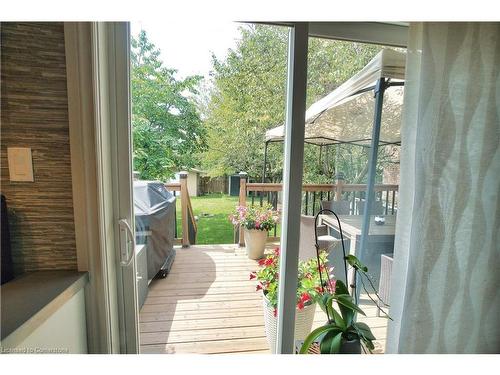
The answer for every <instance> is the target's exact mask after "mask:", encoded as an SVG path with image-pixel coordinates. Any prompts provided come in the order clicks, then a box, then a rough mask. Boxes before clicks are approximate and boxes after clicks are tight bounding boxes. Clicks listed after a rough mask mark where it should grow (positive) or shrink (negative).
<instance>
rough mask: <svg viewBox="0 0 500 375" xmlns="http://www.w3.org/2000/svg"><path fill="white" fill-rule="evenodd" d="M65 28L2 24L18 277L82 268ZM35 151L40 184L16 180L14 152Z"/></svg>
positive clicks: (4, 139)
mask: <svg viewBox="0 0 500 375" xmlns="http://www.w3.org/2000/svg"><path fill="white" fill-rule="evenodd" d="M65 64H66V63H65V50H64V26H63V24H62V23H33V22H29V23H2V24H1V80H2V82H1V110H2V112H1V179H2V180H1V183H2V184H1V190H2V193H3V194H4V195H5V196H6V197H7V202H8V205H9V210H10V215H9V219H10V227H11V241H12V249H13V261H14V268H15V272H16V274H19V273H22V272H26V271H35V270H53V269H61V270H62V269H76V268H77V263H76V245H75V229H74V221H73V200H72V186H71V160H70V148H69V127H68V99H67V91H66V65H65ZM16 146H17V147H31V149H32V156H33V173H34V179H35V181H34V182H31V183H30V182H10V181H9V170H8V164H7V147H16Z"/></svg>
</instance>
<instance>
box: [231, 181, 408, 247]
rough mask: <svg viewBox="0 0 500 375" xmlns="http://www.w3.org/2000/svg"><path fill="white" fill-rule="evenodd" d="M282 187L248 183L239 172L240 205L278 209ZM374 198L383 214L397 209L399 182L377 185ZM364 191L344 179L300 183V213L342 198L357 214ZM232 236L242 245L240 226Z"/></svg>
mask: <svg viewBox="0 0 500 375" xmlns="http://www.w3.org/2000/svg"><path fill="white" fill-rule="evenodd" d="M282 190H283V184H281V183H251V182H247V174H246V173H240V197H239V204H240V205H241V206H247V205H248V204H249V205H252V206H253V205H255V204H259V205H260V206H262V205H263V204H264V203H269V204H271V205H272V206H273V208H274V209H276V210H277V209H278V208H279V201H280V199H279V193H280V192H281V191H282ZM374 190H375V197H376V200H377V201H379V202H380V203H381V205H382V209H383V212H382V213H383V214H385V215H393V214H395V213H396V212H397V201H398V196H397V194H398V190H399V185H394V184H376V185H375V189H374ZM365 194H366V185H365V184H346V183H345V182H344V180H343V179H338V180H336V181H335V183H333V184H304V185H302V202H300V203H301V206H302V213H303V214H304V215H315V214H316V213H317V212H318V211H319V210H320V208H321V201H323V200H328V201H329V200H336V201H340V200H345V201H347V202H349V214H351V215H357V214H360V207H359V202H363V201H364V199H365ZM236 234H237V235H235V242H237V243H239V244H240V246H243V245H244V240H243V229H242V228H240V229H239V231H238V232H237V233H236ZM277 239H278V237H277V228H276V227H275V228H274V229H273V231H272V232H271V233H270V235H269V239H268V240H269V241H275V240H277Z"/></svg>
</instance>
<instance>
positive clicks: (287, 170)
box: [273, 22, 309, 354]
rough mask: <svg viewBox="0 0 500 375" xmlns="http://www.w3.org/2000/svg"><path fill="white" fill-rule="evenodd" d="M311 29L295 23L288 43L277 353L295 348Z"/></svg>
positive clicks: (306, 25)
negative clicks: (309, 32)
mask: <svg viewBox="0 0 500 375" xmlns="http://www.w3.org/2000/svg"><path fill="white" fill-rule="evenodd" d="M308 29H309V25H308V23H307V22H298V23H295V24H294V26H293V27H292V28H291V29H290V33H289V44H288V79H287V98H286V121H285V147H284V148H285V162H284V168H283V215H282V220H281V223H282V235H281V255H280V268H279V275H280V277H279V292H278V327H277V328H278V332H277V340H276V341H277V342H276V344H277V345H276V353H279V354H292V353H294V352H295V309H296V303H297V273H298V269H297V268H298V262H299V240H300V214H301V202H302V172H303V171H302V169H303V164H304V130H305V129H304V124H305V118H306V87H307V47H308V37H309V36H308ZM273 349H274V348H273Z"/></svg>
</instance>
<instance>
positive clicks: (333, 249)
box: [299, 215, 345, 281]
mask: <svg viewBox="0 0 500 375" xmlns="http://www.w3.org/2000/svg"><path fill="white" fill-rule="evenodd" d="M318 244H319V247H320V249H324V250H326V252H327V253H328V260H329V264H330V266H333V267H334V274H335V277H336V278H337V279H339V280H342V281H345V280H344V279H345V276H344V271H343V270H344V259H343V258H344V256H343V254H342V247H341V244H340V240H339V239H337V238H335V237H333V236H330V235H329V234H328V233H327V230H326V228H325V230H323V228H322V227H320V228H319V232H318ZM299 245H300V247H299V260H307V259H311V258H316V247H315V241H314V216H308V215H301V217H300V244H299Z"/></svg>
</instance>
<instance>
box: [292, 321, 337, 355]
mask: <svg viewBox="0 0 500 375" xmlns="http://www.w3.org/2000/svg"><path fill="white" fill-rule="evenodd" d="M329 331H336V332H342V331H341V330H340V328H339V327H337V326H336V325H335V324H327V325H324V326H321V327H319V328H316V329H315V330H314V331H312V332H311V333H310V334H309V335H308V336H307V337H306V339H305V340H304V343H303V344H302V347H301V348H300V351H299V354H306V353H307V351H308V350H309V347H310V346H311V345H312V343H313V342H314V340H316V339H317V338H318V337H319V336H320V335H321V334H323V333H326V332H329Z"/></svg>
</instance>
